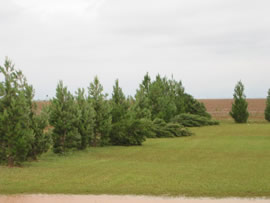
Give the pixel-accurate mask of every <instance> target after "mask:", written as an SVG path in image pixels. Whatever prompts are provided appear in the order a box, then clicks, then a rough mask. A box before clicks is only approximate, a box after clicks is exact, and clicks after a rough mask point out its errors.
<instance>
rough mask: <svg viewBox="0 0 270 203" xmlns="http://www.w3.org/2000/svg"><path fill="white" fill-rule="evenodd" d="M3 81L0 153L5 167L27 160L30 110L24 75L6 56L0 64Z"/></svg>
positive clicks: (0, 107)
mask: <svg viewBox="0 0 270 203" xmlns="http://www.w3.org/2000/svg"><path fill="white" fill-rule="evenodd" d="M0 73H1V74H2V75H3V76H4V81H2V82H1V83H0V146H1V148H0V155H1V158H0V159H1V160H2V162H5V163H7V164H8V166H9V167H12V166H14V165H19V164H21V162H22V161H25V160H26V159H27V155H28V152H29V150H30V149H31V143H32V142H33V140H34V132H33V129H32V128H31V119H30V114H31V109H30V106H29V105H28V103H27V98H26V94H25V91H26V90H25V88H26V84H27V82H26V78H25V77H24V75H23V74H22V72H21V71H17V70H15V69H14V65H13V64H12V62H11V61H10V60H8V59H6V61H5V64H4V67H2V66H0Z"/></svg>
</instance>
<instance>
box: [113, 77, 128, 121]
mask: <svg viewBox="0 0 270 203" xmlns="http://www.w3.org/2000/svg"><path fill="white" fill-rule="evenodd" d="M111 104H112V111H111V114H112V123H117V122H119V121H120V120H122V119H123V118H124V116H125V114H126V113H127V110H128V103H127V101H126V98H125V95H124V93H123V91H122V89H121V88H120V87H119V81H118V80H116V81H115V85H114V86H113V93H112V101H111Z"/></svg>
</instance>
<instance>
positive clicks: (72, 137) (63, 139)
mask: <svg viewBox="0 0 270 203" xmlns="http://www.w3.org/2000/svg"><path fill="white" fill-rule="evenodd" d="M80 117H81V115H80V111H79V107H78V104H77V103H76V102H75V99H74V97H73V95H72V94H71V93H70V92H69V91H68V90H67V87H64V85H63V82H62V81H60V82H59V84H58V85H57V88H56V96H55V98H53V99H52V100H51V105H50V118H49V121H50V124H51V126H53V132H52V139H53V151H54V152H55V153H65V152H66V151H67V150H68V149H71V148H80V147H81V135H80V133H79V130H78V126H79V122H80Z"/></svg>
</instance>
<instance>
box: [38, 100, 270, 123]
mask: <svg viewBox="0 0 270 203" xmlns="http://www.w3.org/2000/svg"><path fill="white" fill-rule="evenodd" d="M199 101H201V102H202V103H204V105H205V107H206V109H207V112H208V113H210V114H211V115H212V116H213V118H215V119H218V120H231V117H230V116H229V112H230V110H231V107H232V103H233V99H199ZM247 101H248V111H249V113H250V119H252V120H264V109H265V102H266V99H247ZM45 105H49V101H37V107H38V112H40V110H41V108H42V107H43V106H45Z"/></svg>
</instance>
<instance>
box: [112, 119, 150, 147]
mask: <svg viewBox="0 0 270 203" xmlns="http://www.w3.org/2000/svg"><path fill="white" fill-rule="evenodd" d="M148 131H149V126H148V122H145V121H144V120H143V119H132V118H128V119H122V120H121V121H119V122H117V123H114V124H113V125H112V131H111V135H110V140H111V144H113V145H124V146H129V145H141V144H142V142H144V141H145V135H147V134H148V133H149V132H148Z"/></svg>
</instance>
